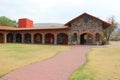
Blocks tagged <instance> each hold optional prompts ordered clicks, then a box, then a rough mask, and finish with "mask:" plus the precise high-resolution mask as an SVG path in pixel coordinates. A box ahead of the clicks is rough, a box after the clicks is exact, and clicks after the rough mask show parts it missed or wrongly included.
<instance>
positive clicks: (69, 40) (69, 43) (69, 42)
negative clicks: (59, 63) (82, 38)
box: [68, 33, 72, 45]
mask: <svg viewBox="0 0 120 80" xmlns="http://www.w3.org/2000/svg"><path fill="white" fill-rule="evenodd" d="M71 44H72V40H71V34H70V33H69V35H68V45H71Z"/></svg>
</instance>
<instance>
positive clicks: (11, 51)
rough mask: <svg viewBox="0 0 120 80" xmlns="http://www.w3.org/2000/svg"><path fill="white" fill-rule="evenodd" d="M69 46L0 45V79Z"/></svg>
mask: <svg viewBox="0 0 120 80" xmlns="http://www.w3.org/2000/svg"><path fill="white" fill-rule="evenodd" d="M70 48H71V47H70V46H60V45H35V44H0V77H2V76H3V75H5V74H7V73H9V72H11V71H13V70H15V69H17V68H20V67H23V66H25V65H29V64H32V63H35V62H38V61H42V60H45V59H48V58H51V57H53V56H55V55H56V54H58V53H59V52H61V51H65V50H68V49H70Z"/></svg>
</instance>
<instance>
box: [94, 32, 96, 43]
mask: <svg viewBox="0 0 120 80" xmlns="http://www.w3.org/2000/svg"><path fill="white" fill-rule="evenodd" d="M93 44H96V42H95V34H93Z"/></svg>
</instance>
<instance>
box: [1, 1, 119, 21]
mask: <svg viewBox="0 0 120 80" xmlns="http://www.w3.org/2000/svg"><path fill="white" fill-rule="evenodd" d="M84 12H87V13H89V14H91V15H94V16H96V17H99V18H101V19H103V20H107V19H108V18H109V17H111V16H115V18H116V20H117V22H120V0H0V16H7V17H9V18H11V19H14V20H16V21H17V20H18V19H19V18H29V19H31V20H33V21H34V22H35V23H49V22H52V23H66V22H68V21H69V20H71V19H73V18H75V17H77V16H79V15H80V14H82V13H84Z"/></svg>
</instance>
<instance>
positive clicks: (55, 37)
mask: <svg viewBox="0 0 120 80" xmlns="http://www.w3.org/2000/svg"><path fill="white" fill-rule="evenodd" d="M54 44H57V35H56V34H55V35H54Z"/></svg>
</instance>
